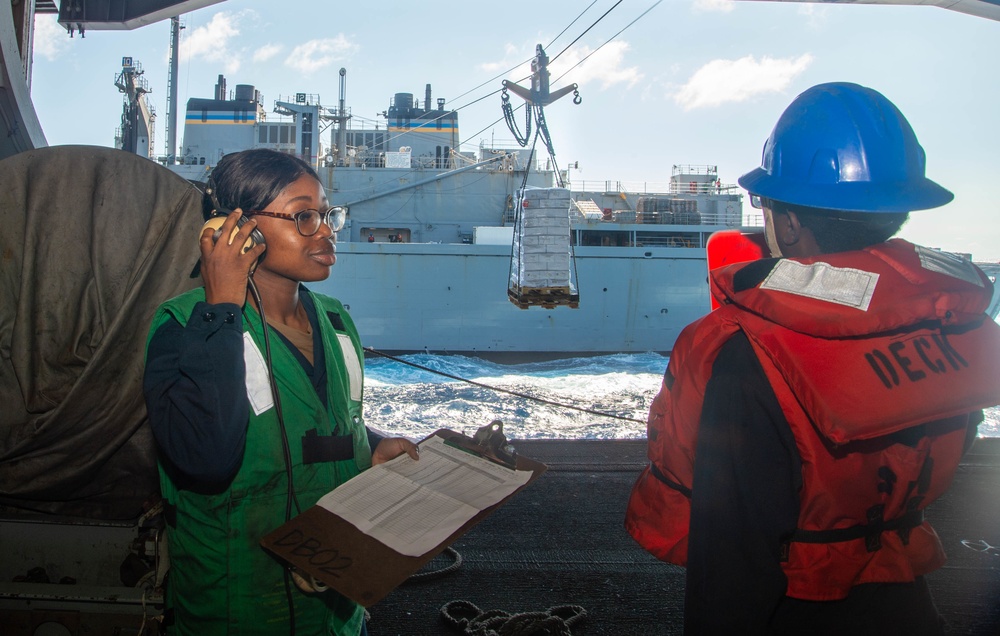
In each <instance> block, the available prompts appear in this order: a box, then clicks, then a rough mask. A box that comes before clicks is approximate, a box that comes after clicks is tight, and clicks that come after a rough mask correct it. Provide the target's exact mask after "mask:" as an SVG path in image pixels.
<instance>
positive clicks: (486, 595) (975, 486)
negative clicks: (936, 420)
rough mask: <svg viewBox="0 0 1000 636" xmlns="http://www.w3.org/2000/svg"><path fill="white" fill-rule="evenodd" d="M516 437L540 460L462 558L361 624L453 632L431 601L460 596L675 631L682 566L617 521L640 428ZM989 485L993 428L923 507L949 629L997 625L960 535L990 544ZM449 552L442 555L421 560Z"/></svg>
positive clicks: (985, 580) (986, 574) (997, 608)
mask: <svg viewBox="0 0 1000 636" xmlns="http://www.w3.org/2000/svg"><path fill="white" fill-rule="evenodd" d="M515 445H516V447H517V449H518V452H519V453H520V454H522V455H524V456H526V457H531V458H532V459H537V460H538V461H541V462H543V463H545V464H547V465H548V471H547V472H546V473H545V474H544V475H542V477H541V478H539V479H538V480H537V481H535V482H533V483H532V484H530V485H529V486H528V487H527V488H526V489H525V490H524V491H522V492H520V493H518V494H517V495H515V496H514V497H513V498H512V499H511V500H510V501H509V502H508V503H507V504H506V505H504V506H503V507H501V508H500V509H499V510H497V511H495V512H494V513H493V514H492V515H491V516H489V517H487V518H486V519H485V520H484V521H483V522H482V523H480V524H479V525H477V526H475V527H474V528H472V529H471V530H470V531H469V532H468V533H467V534H466V535H464V536H463V537H462V538H460V539H459V540H458V541H456V542H455V544H454V545H453V547H454V548H455V549H456V550H457V551H458V552H459V554H460V555H461V557H462V560H463V562H462V564H461V566H460V567H459V568H458V569H457V570H454V571H452V572H450V573H447V574H445V575H443V576H440V577H439V578H429V579H424V580H411V581H408V582H407V583H405V584H403V585H402V586H400V587H398V588H396V589H395V590H394V591H393V592H392V593H390V594H389V595H388V596H387V597H386V598H384V599H383V600H382V601H380V602H379V603H377V604H376V605H374V606H372V607H371V608H369V610H370V612H371V618H370V621H369V633H370V634H372V636H390V635H400V636H421V635H447V634H459V633H461V632H459V631H456V630H453V629H452V628H450V627H448V626H447V625H446V624H445V623H444V622H443V620H442V618H441V608H442V606H444V605H445V604H446V603H448V602H450V601H455V600H464V601H468V602H470V603H472V604H474V605H475V606H477V607H478V608H479V609H481V610H483V611H488V610H503V611H506V612H509V613H512V614H513V613H522V612H539V611H545V610H547V609H549V608H551V607H554V606H561V605H578V606H581V607H583V608H584V609H585V610H586V613H587V614H586V617H585V618H584V619H583V620H582V621H581V622H578V623H575V624H574V625H573V626H572V633H573V634H574V636H596V635H599V634H601V635H605V634H606V635H609V636H610V635H616V636H618V635H621V634H643V635H661V634H662V635H671V634H680V633H681V631H682V609H683V599H684V571H683V569H681V568H679V567H676V566H672V565H668V564H665V563H662V562H659V561H657V560H656V559H655V558H653V557H652V556H650V555H649V554H647V553H646V552H644V551H643V550H642V549H641V548H640V547H639V546H638V545H637V544H636V543H635V542H634V541H633V540H632V539H631V538H630V537H629V536H628V534H627V533H626V532H625V530H624V528H623V526H622V521H623V518H624V514H625V505H626V502H627V499H628V494H629V491H630V489H631V487H632V484H633V482H634V481H635V478H636V476H637V474H638V472H639V470H640V469H641V468H642V466H643V465H644V464H645V461H646V460H645V440H614V441H597V440H594V441H591V440H575V441H560V440H531V441H520V442H515ZM998 493H1000V439H980V440H978V441H977V442H976V444H975V445H974V446H973V448H972V449H971V450H970V452H969V454H968V455H966V457H965V459H964V461H963V464H962V466H961V468H960V470H959V471H958V474H957V475H956V478H955V483H954V485H953V486H952V488H951V489H950V490H949V492H948V493H947V494H946V495H945V496H944V497H943V498H941V499H940V500H938V501H937V502H935V503H934V504H933V505H932V506H931V507H930V508H929V510H928V511H927V517H928V519H929V520H930V521H931V523H933V524H934V526H935V528H936V530H937V532H938V533H939V535H940V536H941V538H942V540H943V542H944V545H945V548H946V550H947V552H948V557H949V560H948V563H947V564H946V565H945V567H943V568H942V569H940V570H938V571H937V572H934V573H933V574H931V575H930V576H929V577H928V581H929V584H930V586H931V589H932V591H933V593H934V597H935V600H936V603H937V605H938V609H939V610H940V612H941V613H942V614H943V615H944V617H945V618H946V620H947V621H948V624H949V629H950V633H953V634H971V635H974V636H980V635H982V636H988V635H992V636H996V635H997V634H1000V602H998V600H997V599H1000V548H995V549H988V550H985V551H977V550H975V549H971V548H969V547H966V546H965V545H963V543H962V541H963V540H966V541H968V542H969V543H970V544H973V545H974V544H978V543H979V542H980V541H985V544H986V545H988V546H1000V524H998V522H997V520H998V519H1000V496H998ZM979 545H983V544H979ZM449 563H451V560H449V559H446V558H445V557H444V555H442V556H439V557H437V558H436V559H435V560H434V561H432V562H431V563H430V564H428V567H427V568H425V569H424V570H422V572H426V571H428V570H429V569H435V568H441V567H444V566H447V565H448V564H449Z"/></svg>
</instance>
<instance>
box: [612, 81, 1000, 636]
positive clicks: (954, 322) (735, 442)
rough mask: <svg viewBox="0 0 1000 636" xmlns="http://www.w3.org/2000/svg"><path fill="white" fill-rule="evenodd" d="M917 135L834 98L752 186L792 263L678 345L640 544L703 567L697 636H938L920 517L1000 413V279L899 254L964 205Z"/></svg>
mask: <svg viewBox="0 0 1000 636" xmlns="http://www.w3.org/2000/svg"><path fill="white" fill-rule="evenodd" d="M924 163H925V160H924V153H923V149H922V148H921V147H920V146H919V144H918V142H917V139H916V136H915V135H914V133H913V130H912V129H911V127H910V125H909V123H908V122H907V121H906V119H905V118H904V117H903V115H902V113H900V112H899V110H898V109H896V107H895V106H894V105H893V104H892V103H891V102H890V101H889V100H888V99H886V98H885V97H884V96H883V95H881V94H880V93H878V92H876V91H874V90H871V89H868V88H864V87H862V86H858V85H856V84H846V83H831V84H822V85H819V86H815V87H813V88H810V89H808V90H806V91H805V92H804V93H802V94H801V95H799V96H798V97H797V98H796V99H795V100H794V101H793V102H792V104H791V105H790V106H789V107H788V108H787V109H786V110H785V112H784V113H783V114H782V115H781V117H780V119H779V120H778V123H777V124H776V126H775V128H774V130H773V132H772V133H771V136H770V137H769V138H768V140H767V142H766V144H765V146H764V152H763V162H762V166H761V167H760V168H757V169H755V170H753V171H751V172H749V173H747V174H745V175H743V177H741V178H740V180H739V182H740V185H741V186H743V187H744V188H746V189H747V191H748V192H750V196H751V202H752V203H753V204H755V205H758V206H760V207H762V208H763V211H764V217H765V233H766V236H767V242H768V246H769V247H770V250H771V254H772V256H773V257H774V258H770V259H764V260H759V261H754V262H751V263H738V264H734V265H730V266H727V267H722V268H719V269H717V270H714V271H713V272H712V273H711V290H712V294H713V296H714V297H715V298H716V299H717V300H718V301H719V303H720V305H721V306H720V308H719V309H717V310H715V311H713V312H712V313H710V314H709V315H707V316H705V317H704V318H702V319H700V320H698V321H696V322H694V323H692V324H691V325H689V326H688V327H687V328H686V329H685V330H684V331H683V332H682V334H681V336H680V337H679V338H678V340H677V343H676V344H675V346H674V350H673V353H672V355H671V357H670V362H669V365H668V368H667V371H666V374H665V376H664V380H663V386H662V387H661V389H660V393H659V395H657V397H656V399H655V400H654V402H653V405H652V407H651V408H650V413H649V420H648V437H649V459H650V464H649V466H648V467H647V468H646V469H645V470H644V471H643V473H642V475H641V476H640V477H639V480H638V481H637V482H636V484H635V486H634V488H633V491H632V495H631V498H630V500H629V505H628V511H627V516H626V521H625V525H626V528H627V529H628V531H629V532H630V534H631V535H632V536H633V537H634V538H635V539H636V540H637V541H638V542H639V543H640V544H641V545H642V546H643V547H644V548H646V549H647V550H648V551H650V552H651V553H653V554H654V555H656V556H657V557H658V558H660V559H663V560H665V561H668V562H671V563H676V564H679V565H686V566H687V583H686V594H685V632H686V633H689V634H784V633H788V634H800V633H809V634H910V635H912V634H940V633H943V631H942V630H943V626H942V624H941V623H942V621H941V618H940V616H939V614H938V613H937V610H936V609H935V608H934V605H933V601H932V600H931V597H930V594H929V592H928V590H927V586H926V583H925V582H924V579H923V575H924V574H927V573H928V572H931V571H933V570H934V569H936V568H938V567H940V566H941V565H942V563H943V562H944V558H945V555H944V551H943V550H942V546H941V543H940V541H939V540H938V537H937V535H936V533H935V532H934V530H933V528H931V526H930V525H929V524H928V523H927V522H925V521H923V514H922V511H923V509H924V508H925V507H926V506H927V505H928V504H929V503H931V502H932V501H933V500H934V499H935V498H937V497H938V496H940V495H941V494H942V493H943V492H944V491H945V490H946V489H947V488H948V486H949V484H950V482H951V478H952V475H953V474H954V472H955V469H956V467H957V465H958V462H959V459H960V457H961V455H962V453H963V452H964V451H965V449H966V447H967V445H968V443H970V441H971V440H972V439H973V438H974V436H975V433H976V428H977V425H978V423H979V421H981V420H982V412H981V409H983V408H985V407H989V406H992V405H995V404H998V403H1000V380H998V378H1000V333H998V332H1000V327H998V325H997V324H996V323H995V322H994V321H992V320H990V319H988V317H986V316H985V314H984V310H985V308H986V306H987V304H988V302H989V299H990V297H991V294H992V286H991V284H990V282H989V281H988V279H987V278H986V277H985V275H984V274H983V273H982V272H981V271H980V270H979V269H978V268H976V267H975V266H974V265H973V264H972V263H971V262H969V261H967V260H965V259H962V258H960V257H957V256H954V255H951V254H947V253H944V252H939V251H935V250H930V249H926V248H923V247H920V246H918V245H913V244H911V243H908V242H906V241H902V240H899V239H891V240H890V237H891V236H892V235H893V234H895V233H896V232H897V231H898V229H899V228H900V227H901V226H902V224H903V223H904V222H905V221H906V219H907V214H908V212H910V211H911V210H922V209H928V208H933V207H937V206H941V205H944V204H946V203H948V202H949V201H950V200H951V199H952V194H951V193H950V192H948V191H947V190H945V189H944V188H942V187H941V186H939V185H937V184H936V183H934V182H933V181H931V180H929V179H927V178H926V177H925V176H924Z"/></svg>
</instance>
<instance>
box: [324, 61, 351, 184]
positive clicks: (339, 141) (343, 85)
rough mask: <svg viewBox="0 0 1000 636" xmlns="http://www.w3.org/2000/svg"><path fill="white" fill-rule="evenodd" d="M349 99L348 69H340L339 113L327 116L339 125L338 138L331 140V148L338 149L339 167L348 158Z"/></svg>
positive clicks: (337, 129)
mask: <svg viewBox="0 0 1000 636" xmlns="http://www.w3.org/2000/svg"><path fill="white" fill-rule="evenodd" d="M346 98H347V69H346V68H341V69H340V100H339V101H338V102H337V111H336V112H335V113H333V114H332V115H329V116H327V119H331V120H333V121H334V122H335V123H336V124H337V128H336V137H335V138H332V139H330V147H331V148H336V149H337V163H338V165H343V164H344V161H345V158H346V157H347V136H346V134H345V128H346V125H347V120H348V119H350V118H351V116H350V115H349V114H348V113H347V106H346ZM332 136H333V131H332V130H331V137H332Z"/></svg>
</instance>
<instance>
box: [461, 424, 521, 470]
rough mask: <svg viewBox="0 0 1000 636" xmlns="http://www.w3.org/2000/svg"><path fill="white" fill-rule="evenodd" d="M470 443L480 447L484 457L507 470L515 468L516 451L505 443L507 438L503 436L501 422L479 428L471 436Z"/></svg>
mask: <svg viewBox="0 0 1000 636" xmlns="http://www.w3.org/2000/svg"><path fill="white" fill-rule="evenodd" d="M472 441H474V442H475V443H476V444H478V445H479V446H481V447H482V448H483V450H484V451H485V454H486V455H488V456H490V457H492V458H493V459H495V460H497V461H498V462H500V463H501V464H503V465H505V466H507V467H509V468H515V467H516V466H517V451H515V450H514V447H513V446H511V445H510V443H508V442H507V436H506V435H504V434H503V422H501V421H500V420H493V421H492V422H490V423H489V424H487V425H486V426H480V427H479V430H477V431H476V434H475V435H473V436H472Z"/></svg>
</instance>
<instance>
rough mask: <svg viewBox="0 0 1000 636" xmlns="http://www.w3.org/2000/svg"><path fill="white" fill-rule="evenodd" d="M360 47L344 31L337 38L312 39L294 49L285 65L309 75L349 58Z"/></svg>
mask: <svg viewBox="0 0 1000 636" xmlns="http://www.w3.org/2000/svg"><path fill="white" fill-rule="evenodd" d="M359 48H360V47H359V46H358V45H357V44H355V43H353V42H351V41H350V40H348V39H347V37H345V36H344V34H342V33H341V34H339V35H337V37H335V38H324V39H321V40H310V41H308V42H305V43H303V44H300V45H298V46H296V47H295V48H294V49H293V50H292V52H291V54H290V55H289V56H288V57H287V58H286V59H285V66H289V67H291V68H293V69H295V70H297V71H299V72H301V73H303V74H306V75H309V74H311V73H314V72H316V71H318V70H320V69H322V68H325V67H327V66H330V65H331V64H333V63H334V62H342V61H344V60H347V59H349V58H350V57H351V56H352V55H353V54H354V53H355V52H357V51H358V49H359Z"/></svg>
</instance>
